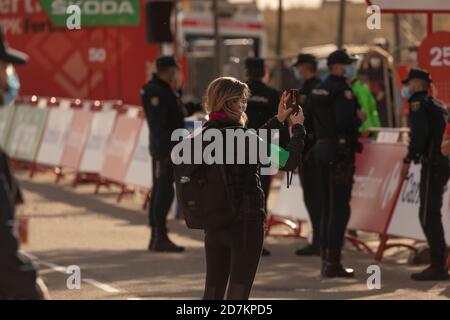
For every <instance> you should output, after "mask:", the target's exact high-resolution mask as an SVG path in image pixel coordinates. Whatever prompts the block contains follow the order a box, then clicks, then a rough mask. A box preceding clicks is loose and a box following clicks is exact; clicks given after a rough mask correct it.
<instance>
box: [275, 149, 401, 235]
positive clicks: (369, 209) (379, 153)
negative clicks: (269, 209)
mask: <svg viewBox="0 0 450 320" xmlns="http://www.w3.org/2000/svg"><path fill="white" fill-rule="evenodd" d="M405 152H406V147H405V146H403V145H392V144H382V143H370V144H365V145H364V152H363V153H362V154H358V155H357V157H356V173H355V184H354V186H353V194H352V201H351V204H350V205H351V210H352V215H351V219H350V222H349V225H348V227H349V228H351V229H358V230H366V231H371V232H379V233H382V232H384V231H385V229H386V228H387V225H388V223H389V219H390V213H391V212H392V210H393V206H394V205H395V202H396V192H397V191H398V187H399V185H400V183H401V180H400V169H401V165H402V159H403V157H404V155H405ZM273 212H274V213H276V214H277V215H281V216H284V217H287V218H296V219H299V220H302V221H308V220H309V218H308V214H307V211H306V208H305V206H304V203H303V192H302V187H301V185H300V182H299V179H298V176H295V177H293V181H292V185H291V186H290V187H289V189H287V188H286V187H285V186H284V185H282V186H281V190H280V192H279V195H278V199H277V201H276V204H275V207H274V209H273Z"/></svg>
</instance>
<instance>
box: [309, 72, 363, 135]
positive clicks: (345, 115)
mask: <svg viewBox="0 0 450 320" xmlns="http://www.w3.org/2000/svg"><path fill="white" fill-rule="evenodd" d="M308 108H309V109H310V112H311V114H312V118H313V121H314V134H315V136H316V139H336V138H342V137H345V138H350V139H353V140H356V139H357V138H358V136H359V132H358V129H359V127H360V125H361V121H360V120H359V118H358V116H357V112H356V110H357V107H356V104H355V100H354V99H353V92H352V88H351V87H350V86H349V85H348V83H347V82H346V79H345V78H344V77H338V76H334V75H330V76H328V77H327V78H326V79H325V81H323V82H322V83H321V84H319V85H318V86H317V87H315V88H314V89H313V90H312V92H311V95H310V97H309V101H308Z"/></svg>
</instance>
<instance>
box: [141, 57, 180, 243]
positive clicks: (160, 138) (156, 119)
mask: <svg viewBox="0 0 450 320" xmlns="http://www.w3.org/2000/svg"><path fill="white" fill-rule="evenodd" d="M157 65H158V66H160V67H161V66H163V67H170V66H177V65H176V62H175V59H174V58H173V57H167V56H165V57H160V58H159V59H158V60H157ZM142 105H143V107H144V111H145V115H146V117H147V122H148V126H149V129H150V155H151V157H152V174H153V189H152V194H151V199H150V206H149V222H150V226H151V227H152V240H155V237H156V238H157V239H156V240H162V241H163V242H165V243H167V241H166V240H168V239H167V235H166V222H167V214H168V212H169V210H170V207H171V204H172V201H173V198H174V189H173V165H172V161H171V158H170V152H171V150H172V147H173V146H174V144H175V142H172V141H171V135H172V132H173V130H176V129H180V128H184V115H185V114H184V112H183V106H182V105H181V102H180V99H179V97H178V96H177V94H176V92H175V91H174V90H173V89H172V88H171V86H170V84H169V83H167V82H166V81H164V80H162V79H161V78H160V77H159V76H158V75H157V74H154V75H153V78H152V80H151V81H149V82H148V83H147V84H146V85H144V87H143V88H142ZM158 243H161V241H158ZM151 244H152V243H151ZM162 247H165V246H164V245H163V246H162ZM169 247H172V246H170V245H169ZM150 249H151V248H150ZM166 249H167V248H166ZM157 251H172V250H165V249H164V248H161V250H157ZM175 251H177V250H175Z"/></svg>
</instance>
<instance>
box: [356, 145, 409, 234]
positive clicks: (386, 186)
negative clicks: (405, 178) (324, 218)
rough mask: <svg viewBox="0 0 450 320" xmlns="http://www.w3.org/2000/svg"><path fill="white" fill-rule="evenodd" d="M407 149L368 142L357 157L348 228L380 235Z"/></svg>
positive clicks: (390, 209) (392, 200)
mask: <svg viewBox="0 0 450 320" xmlns="http://www.w3.org/2000/svg"><path fill="white" fill-rule="evenodd" d="M405 154H406V146H404V145H401V144H382V143H367V144H365V145H364V151H363V153H361V154H357V156H356V173H355V183H354V185H353V191H352V201H351V203H350V206H351V210H352V211H351V212H352V213H351V217H350V221H349V224H348V228H349V229H358V230H366V231H370V232H378V233H383V232H385V231H386V228H387V226H388V224H389V220H390V217H391V213H392V210H393V208H394V206H395V203H396V201H397V198H396V197H397V193H398V190H399V187H400V184H401V182H402V181H401V177H400V170H401V167H402V161H403V157H404V156H405Z"/></svg>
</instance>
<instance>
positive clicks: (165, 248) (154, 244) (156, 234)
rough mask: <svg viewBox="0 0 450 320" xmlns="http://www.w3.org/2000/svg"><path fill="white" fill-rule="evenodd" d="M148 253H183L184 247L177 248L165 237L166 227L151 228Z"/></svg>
mask: <svg viewBox="0 0 450 320" xmlns="http://www.w3.org/2000/svg"><path fill="white" fill-rule="evenodd" d="M148 249H149V250H150V251H155V252H183V251H184V247H180V246H177V245H176V244H174V243H173V242H172V241H170V239H169V237H168V236H167V228H166V227H152V235H151V238H150V244H149V246H148Z"/></svg>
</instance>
